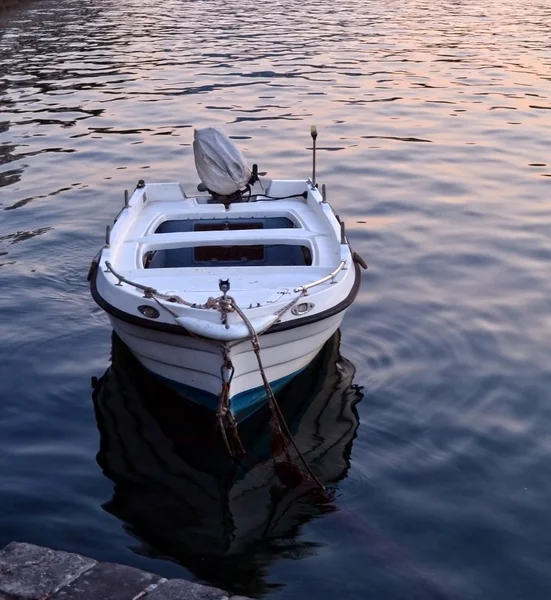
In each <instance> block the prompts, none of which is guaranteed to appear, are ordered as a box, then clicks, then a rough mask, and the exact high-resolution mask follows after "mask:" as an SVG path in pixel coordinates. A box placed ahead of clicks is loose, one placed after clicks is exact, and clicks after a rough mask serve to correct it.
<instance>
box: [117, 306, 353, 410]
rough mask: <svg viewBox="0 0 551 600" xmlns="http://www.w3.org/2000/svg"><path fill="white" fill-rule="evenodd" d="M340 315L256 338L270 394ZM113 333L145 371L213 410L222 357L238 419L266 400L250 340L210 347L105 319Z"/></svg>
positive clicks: (338, 321) (310, 354)
mask: <svg viewBox="0 0 551 600" xmlns="http://www.w3.org/2000/svg"><path fill="white" fill-rule="evenodd" d="M343 316H344V311H343V312H341V313H338V314H336V315H332V316H330V317H328V318H327V319H323V320H320V321H316V322H314V323H309V324H305V325H302V326H298V327H294V328H292V329H287V330H285V331H278V332H274V333H266V334H263V335H261V336H259V344H260V357H261V360H262V366H263V369H264V373H265V375H266V378H267V380H268V381H269V382H270V385H271V387H272V389H273V390H274V392H276V391H279V390H281V389H282V388H283V387H284V386H285V385H286V384H287V383H289V382H290V381H291V379H293V377H294V376H296V375H297V374H298V373H300V371H302V370H303V369H304V368H305V367H306V366H307V365H308V364H309V363H310V362H311V361H312V360H313V359H314V358H315V357H316V355H317V354H318V353H319V351H320V350H321V348H322V347H323V345H324V344H325V342H326V341H327V340H328V339H329V338H330V337H331V336H332V335H333V334H334V333H335V331H336V330H337V329H338V328H339V326H340V324H341V322H342V319H343ZM109 318H110V320H111V324H112V326H113V329H114V330H115V332H116V333H117V335H118V336H119V337H120V338H121V339H122V340H123V341H124V343H125V344H126V345H127V346H128V347H129V348H130V350H131V351H132V353H133V354H134V356H135V357H136V358H137V359H138V360H139V361H140V363H141V364H142V365H143V366H144V367H145V368H146V369H148V370H149V371H151V372H152V373H154V374H155V375H157V376H158V377H159V378H161V379H162V380H164V381H165V382H166V383H168V384H169V385H171V386H172V387H173V388H174V389H176V390H177V391H179V392H181V393H182V395H185V396H186V397H189V398H190V399H192V400H193V401H194V402H196V403H198V404H200V405H202V406H204V407H206V408H208V409H210V410H212V411H216V410H217V409H218V405H219V401H220V400H219V399H220V395H221V392H222V386H223V381H224V380H223V372H224V369H223V365H224V357H223V355H224V354H225V355H226V357H227V358H228V359H229V360H230V361H231V364H232V367H233V375H232V377H231V381H230V384H229V394H228V397H229V404H230V410H231V411H232V413H233V415H234V417H235V418H236V420H237V421H242V420H243V419H245V418H246V417H247V416H248V415H250V414H252V413H253V412H254V411H255V410H256V409H257V408H259V407H260V406H261V405H262V404H263V403H264V402H265V401H266V390H265V387H264V384H263V380H262V376H261V372H260V369H259V364H258V360H257V356H256V354H255V353H254V351H253V347H252V344H251V341H250V340H244V341H240V342H234V343H232V344H220V343H213V342H212V341H209V340H206V339H201V338H197V337H193V336H189V335H178V334H175V333H167V332H162V331H158V330H155V329H149V328H145V327H140V326H138V325H134V324H131V323H128V322H126V321H123V320H121V319H118V318H116V317H114V316H112V315H110V317H109Z"/></svg>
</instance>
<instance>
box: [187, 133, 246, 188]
mask: <svg viewBox="0 0 551 600" xmlns="http://www.w3.org/2000/svg"><path fill="white" fill-rule="evenodd" d="M193 154H194V156H195V168H196V169H197V173H198V175H199V178H200V179H201V181H202V183H203V184H204V185H205V186H206V187H207V189H208V190H210V191H211V192H214V193H216V194H220V195H222V196H229V195H231V194H233V193H234V192H237V190H240V189H241V188H242V187H244V186H245V185H247V184H248V183H249V180H250V178H251V170H250V169H249V167H248V166H247V164H246V163H245V159H244V158H243V155H242V154H241V152H239V150H238V149H237V148H236V147H235V146H234V144H233V143H232V142H231V141H230V140H229V139H228V138H227V137H226V136H225V135H224V134H223V133H222V131H220V129H217V128H215V127H206V128H205V129H196V130H195V135H194V140H193Z"/></svg>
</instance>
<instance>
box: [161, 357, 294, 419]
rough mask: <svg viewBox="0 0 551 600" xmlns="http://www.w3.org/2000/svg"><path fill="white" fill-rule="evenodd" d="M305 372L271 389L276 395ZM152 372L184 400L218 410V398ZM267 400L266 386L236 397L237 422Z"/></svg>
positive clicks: (279, 380)
mask: <svg viewBox="0 0 551 600" xmlns="http://www.w3.org/2000/svg"><path fill="white" fill-rule="evenodd" d="M303 370H304V368H303V369H299V370H298V371H295V372H294V373H291V375H286V376H285V377H281V379H277V380H276V381H272V382H270V387H271V388H272V390H273V392H274V394H277V393H278V392H279V391H281V390H282V389H283V388H284V387H285V386H286V385H287V384H288V383H289V382H290V381H291V379H293V378H294V377H296V376H297V375H298V374H299V373H300V372H301V371H303ZM150 372H151V373H153V375H155V377H157V378H158V379H160V380H161V381H164V382H165V383H166V384H167V385H169V386H170V387H171V388H172V389H174V390H175V391H176V392H177V393H178V394H180V395H181V396H184V398H186V399H187V400H191V401H193V402H195V403H196V404H199V405H201V406H204V407H205V408H208V409H210V410H212V411H213V412H216V411H217V410H218V402H219V398H218V396H215V395H214V394H211V393H210V392H206V391H205V390H201V389H199V388H196V387H193V386H191V385H186V384H185V383H180V382H179V381H174V380H173V379H169V378H167V377H163V376H162V375H158V374H157V373H154V372H153V371H150ZM266 398H267V396H266V390H265V389H264V386H259V387H256V388H253V389H252V390H247V391H245V392H241V393H239V394H237V395H236V396H234V397H233V398H232V399H231V401H230V406H231V411H232V413H233V415H234V417H235V419H236V421H238V422H239V421H243V419H245V418H246V417H248V416H249V415H251V414H252V413H253V412H255V411H256V410H257V409H259V408H260V407H261V406H262V404H264V402H265V401H266Z"/></svg>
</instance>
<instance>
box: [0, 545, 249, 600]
mask: <svg viewBox="0 0 551 600" xmlns="http://www.w3.org/2000/svg"><path fill="white" fill-rule="evenodd" d="M0 600H249V599H247V598H245V597H244V596H230V595H229V594H228V593H227V592H225V591H223V590H219V589H218V588H213V587H208V586H205V585H200V584H198V583H192V582H191V581H186V580H184V579H170V580H167V579H163V578H162V577H159V576H158V575H155V574H153V573H148V572H147V571H142V570H141V569H136V568H134V567H128V566H124V565H118V564H115V563H107V562H98V561H96V560H93V559H91V558H87V557H85V556H81V555H80V554H73V553H70V552H64V551H62V550H51V549H50V548H43V547H42V546H35V545H34V544H26V543H17V542H12V543H11V544H8V545H7V546H6V547H5V548H4V549H2V550H0Z"/></svg>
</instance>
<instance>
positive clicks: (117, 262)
mask: <svg viewBox="0 0 551 600" xmlns="http://www.w3.org/2000/svg"><path fill="white" fill-rule="evenodd" d="M255 191H257V190H255ZM305 191H306V192H307V198H306V199H303V198H300V197H299V198H289V199H282V200H268V199H262V196H258V197H254V196H253V200H254V201H250V202H240V203H234V204H231V205H230V206H229V208H228V209H226V208H225V207H224V205H222V204H213V203H209V202H208V199H209V198H210V197H209V196H198V197H193V198H188V197H186V196H185V194H184V193H183V191H182V188H181V186H180V185H179V184H177V183H174V184H149V185H147V186H146V187H145V188H143V189H142V190H139V189H138V190H136V192H135V193H134V194H133V196H132V198H131V200H130V206H129V207H128V208H126V209H124V210H122V211H121V214H120V217H119V219H118V220H117V222H116V224H115V226H114V228H113V232H112V234H111V240H110V242H111V244H110V248H109V249H108V250H107V252H105V253H104V259H105V260H108V261H109V262H110V264H111V266H112V267H113V269H114V270H115V271H116V272H117V273H119V274H121V275H123V276H124V277H126V278H127V279H129V280H131V281H133V282H136V283H139V284H142V285H147V286H151V287H154V288H155V289H156V290H158V291H159V292H161V293H165V294H174V295H179V296H182V297H185V299H186V300H187V301H189V302H197V303H203V302H205V301H206V300H207V298H208V297H209V296H212V295H219V279H221V278H222V279H227V278H229V279H230V282H231V292H230V293H231V295H232V296H234V298H235V299H236V300H237V302H238V303H243V305H244V306H249V305H257V304H261V305H263V304H265V303H275V302H277V301H278V300H280V299H281V298H282V297H283V296H284V295H285V294H289V293H292V292H293V290H294V289H295V288H297V287H299V286H302V285H305V284H308V283H310V282H312V281H315V280H319V279H321V278H323V277H325V276H327V275H328V274H329V273H331V272H332V271H334V270H335V269H336V268H337V267H338V265H339V264H340V262H341V261H342V260H346V261H347V262H348V266H351V261H350V250H349V248H348V245H347V244H341V243H340V242H341V240H340V237H341V234H340V226H339V223H338V221H337V220H336V218H335V216H334V213H333V211H332V209H331V207H330V206H329V205H328V204H327V203H325V202H322V198H321V195H320V194H319V192H318V190H317V189H315V188H312V186H310V185H309V184H307V183H306V182H304V181H273V182H271V185H270V186H269V188H268V190H266V192H265V193H266V195H270V196H274V197H288V196H292V195H295V194H300V193H302V192H305ZM270 219H272V220H275V221H277V222H282V221H285V222H286V223H287V224H288V225H287V226H285V227H283V228H256V227H257V225H255V223H257V222H258V223H259V224H260V225H259V226H260V227H262V225H261V223H262V221H263V220H270ZM185 220H193V221H194V222H195V223H199V224H201V223H203V222H204V223H210V224H212V223H219V224H220V225H219V226H215V227H223V226H224V224H227V225H226V227H227V229H226V230H223V231H221V230H212V229H211V230H209V228H208V227H199V229H203V230H192V231H172V232H167V233H158V232H157V231H158V230H159V228H161V230H162V228H163V227H162V226H163V223H165V224H166V223H168V222H181V221H185ZM240 222H241V223H244V224H245V225H244V228H243V229H241V228H239V223H240ZM289 224H290V225H289ZM228 226H231V229H229V227H228ZM205 229H206V230H205ZM289 246H295V247H298V248H300V249H301V253H302V255H304V256H305V257H306V258H305V259H304V263H305V264H299V265H296V264H278V265H274V266H263V265H261V264H259V265H258V266H251V264H254V260H244V259H243V260H242V262H243V263H244V264H243V265H240V264H235V261H233V264H225V262H224V260H220V261H206V260H204V261H201V260H196V261H191V264H189V265H188V266H178V267H170V266H169V267H163V268H155V261H153V262H152V263H151V265H150V266H149V268H146V266H147V261H148V258H150V257H152V256H155V255H159V253H162V252H167V251H174V250H179V251H185V249H190V250H189V251H190V252H194V253H195V256H196V255H197V253H198V252H202V254H201V256H203V257H205V256H206V257H209V256H210V255H212V253H213V248H214V249H221V248H222V249H223V248H224V247H227V248H230V247H232V248H235V247H240V248H241V249H242V250H243V252H244V255H245V257H247V256H249V257H250V258H255V257H256V258H258V256H260V254H261V252H262V251H263V250H262V249H263V248H270V249H271V248H273V247H279V248H283V249H284V248H286V247H289ZM198 249H202V251H199V250H198ZM238 250H239V249H238ZM209 253H210V254H209ZM247 253H248V254H247ZM295 254H296V252H295ZM245 262H246V263H247V264H245ZM344 275H345V273H342V275H341V276H340V278H341V279H342V277H344ZM328 285H330V282H329V283H328ZM127 291H130V290H127ZM136 293H137V294H139V292H138V291H137V290H136Z"/></svg>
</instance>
